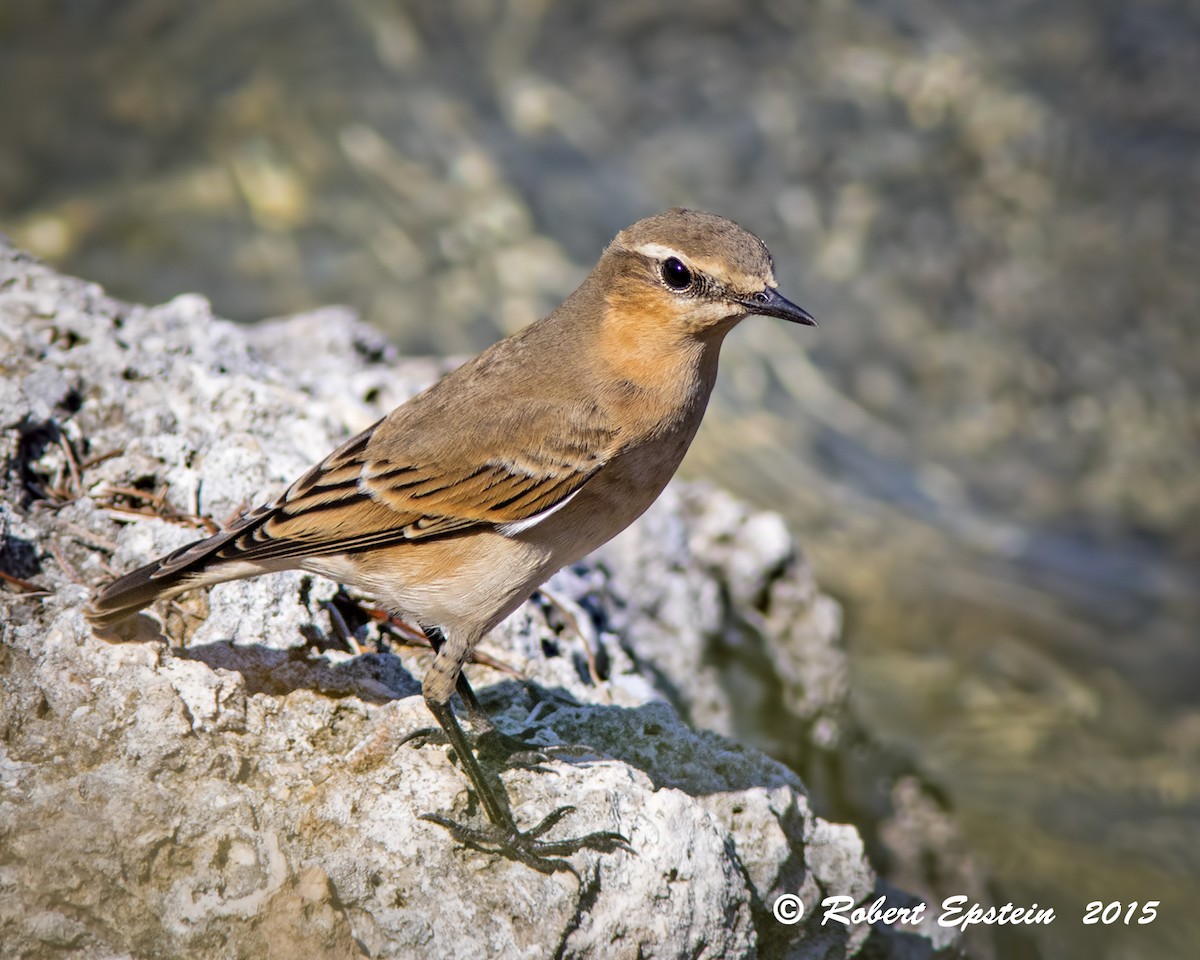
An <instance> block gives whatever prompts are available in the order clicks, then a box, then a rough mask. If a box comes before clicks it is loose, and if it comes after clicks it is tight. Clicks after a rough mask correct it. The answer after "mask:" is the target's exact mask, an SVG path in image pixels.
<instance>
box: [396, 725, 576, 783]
mask: <svg viewBox="0 0 1200 960" xmlns="http://www.w3.org/2000/svg"><path fill="white" fill-rule="evenodd" d="M532 729H533V728H526V729H525V730H522V731H521V733H520V734H519V735H517V736H513V735H511V734H508V733H502V732H501V731H500V730H498V729H496V728H495V727H490V728H489V729H487V730H484V731H483V732H482V733H479V734H477V735H476V736H475V737H473V738H472V740H473V743H472V747H473V748H474V750H475V755H476V756H477V757H478V758H479V759H480V761H482V762H484V763H486V764H488V765H489V766H493V767H498V768H500V769H504V770H508V769H521V770H541V771H543V772H549V769H548V768H547V767H543V766H542V764H544V763H549V762H550V761H551V760H552V759H554V758H555V757H561V756H584V755H587V754H596V753H598V751H596V750H595V749H594V748H592V747H586V746H582V745H580V746H576V745H572V744H546V743H537V742H535V741H533V740H529V739H526V737H528V736H529V735H530V733H531V732H532ZM405 743H412V744H413V745H414V746H417V747H424V746H428V745H429V744H437V745H439V746H448V745H450V738H449V737H448V736H446V733H445V731H443V730H442V729H441V728H440V727H422V728H421V729H420V730H414V731H413V732H412V733H410V734H408V735H407V736H405V737H404V738H403V739H401V741H400V744H401V745H403V744H405Z"/></svg>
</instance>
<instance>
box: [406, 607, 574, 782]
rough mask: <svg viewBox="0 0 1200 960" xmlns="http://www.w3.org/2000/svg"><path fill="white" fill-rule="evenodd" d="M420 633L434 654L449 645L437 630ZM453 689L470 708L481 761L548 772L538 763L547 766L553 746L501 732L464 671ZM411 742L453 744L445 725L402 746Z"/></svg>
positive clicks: (420, 733)
mask: <svg viewBox="0 0 1200 960" xmlns="http://www.w3.org/2000/svg"><path fill="white" fill-rule="evenodd" d="M421 631H422V632H423V633H424V634H425V636H426V638H427V639H428V640H429V645H430V646H431V647H433V650H434V653H435V654H436V653H438V652H439V651H440V650H441V649H442V645H443V644H445V642H446V635H445V634H444V633H442V631H441V629H440V628H438V627H426V626H422V627H421ZM454 689H455V692H457V693H458V695H459V697H461V698H462V702H463V706H465V707H466V708H467V715H468V716H469V717H470V718H471V726H472V727H473V728H474V729H475V731H476V732H475V737H474V740H475V750H476V752H477V753H478V754H479V756H480V757H481V758H485V759H487V760H488V761H491V762H493V763H495V764H498V765H505V766H511V767H521V768H522V769H528V770H538V769H545V768H544V767H539V766H538V764H540V763H545V762H546V761H547V760H548V759H549V757H548V756H547V754H549V753H552V752H554V750H555V748H554V747H548V746H546V745H543V744H538V743H534V742H532V741H530V740H526V739H523V738H522V737H519V736H517V737H514V736H512V735H511V734H508V733H504V732H503V731H502V730H500V729H499V728H498V727H497V726H496V724H495V723H494V722H493V721H492V718H491V717H489V716H488V714H487V711H486V710H485V709H484V708H483V704H481V703H480V702H479V698H478V697H477V696H476V695H475V691H474V690H472V689H471V684H470V683H469V682H468V681H467V675H466V674H465V673H463V671H462V669H461V668H460V669H459V672H458V680H457V681H455V686H454ZM410 741H419V742H418V746H420V745H423V744H426V743H450V738H449V736H448V735H447V734H446V733H445V726H444V725H443V726H442V727H441V728H440V729H439V728H435V727H425V728H422V729H420V730H414V731H413V732H412V733H410V734H408V735H407V736H406V737H404V738H403V739H402V740H401V741H400V743H401V744H405V743H408V742H410Z"/></svg>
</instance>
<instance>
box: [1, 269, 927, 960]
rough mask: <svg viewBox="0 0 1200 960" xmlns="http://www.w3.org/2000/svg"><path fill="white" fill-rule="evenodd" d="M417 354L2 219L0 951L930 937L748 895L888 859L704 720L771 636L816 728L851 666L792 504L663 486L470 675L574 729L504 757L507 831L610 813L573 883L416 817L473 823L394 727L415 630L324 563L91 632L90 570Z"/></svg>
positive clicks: (268, 953)
mask: <svg viewBox="0 0 1200 960" xmlns="http://www.w3.org/2000/svg"><path fill="white" fill-rule="evenodd" d="M440 369H441V365H440V364H438V363H435V362H405V363H401V362H400V361H399V360H398V358H396V357H395V356H393V353H392V351H391V350H390V349H389V348H388V346H387V345H386V344H385V343H384V342H383V341H382V340H381V339H380V337H379V336H378V335H376V334H374V333H373V332H372V331H370V330H369V329H367V328H365V327H363V326H362V325H360V324H358V323H357V322H356V321H355V320H354V318H353V317H351V316H349V315H348V314H347V313H345V312H344V311H338V310H332V309H331V310H324V311H319V312H316V313H313V314H308V315H305V316H301V317H297V318H292V319H288V320H280V321H274V322H269V323H265V324H261V325H259V326H257V327H254V328H245V327H237V326H234V325H232V324H230V323H226V322H224V321H221V320H217V319H214V318H213V317H212V316H211V313H210V310H209V308H208V305H207V303H206V302H205V301H204V300H203V299H202V298H200V297H197V296H184V297H179V298H177V299H175V300H173V301H171V302H170V303H167V304H165V305H163V306H160V307H155V308H144V307H138V306H129V305H126V304H122V303H119V302H117V301H114V300H112V299H110V298H108V297H106V296H105V295H104V294H103V292H102V291H101V290H99V289H98V288H96V287H95V286H92V285H88V284H85V283H83V282H80V281H77V280H73V279H70V278H66V277H62V276H59V275H57V274H55V273H53V272H52V271H50V270H49V269H47V268H45V267H43V266H42V265H40V264H38V263H37V262H36V261H33V260H31V259H29V258H27V257H25V256H24V255H22V254H20V253H18V252H17V251H15V250H13V249H12V248H11V247H8V246H4V245H0V431H2V432H0V459H2V462H3V464H4V470H3V474H2V475H0V533H2V536H3V542H2V550H0V572H3V573H5V574H6V575H7V578H6V579H5V580H4V581H3V583H0V618H2V624H0V690H2V695H0V942H2V943H3V944H4V951H3V952H4V955H5V956H6V957H50V956H67V955H69V956H72V957H96V958H99V957H111V956H132V957H149V956H155V957H168V956H169V957H174V956H187V957H189V958H197V957H199V958H208V957H213V958H217V957H220V958H224V957H243V956H245V957H250V956H254V957H294V956H322V957H358V956H370V957H393V956H409V955H418V954H419V955H421V956H428V957H443V956H444V957H449V956H454V957H456V958H458V960H468V958H471V957H543V956H545V957H549V956H566V955H570V956H577V957H585V956H605V957H635V956H689V957H751V956H756V955H757V956H788V957H797V958H800V957H837V956H843V955H846V954H848V953H853V952H854V951H856V950H858V949H860V948H861V947H862V946H863V944H864V942H866V941H867V940H868V938H869V939H870V942H871V943H873V944H875V945H876V948H877V949H878V950H879V951H880V952H881V953H883V954H891V955H905V956H909V955H918V956H919V955H922V954H928V953H929V952H930V944H929V942H928V941H926V940H923V939H920V938H916V937H908V938H903V939H904V941H905V942H903V943H901V938H888V937H885V936H883V935H881V934H879V933H876V934H872V933H871V931H869V930H868V929H855V928H850V929H847V928H845V927H841V926H837V925H830V926H828V927H820V926H819V925H817V924H816V923H815V922H813V921H812V920H811V915H810V918H809V919H806V921H805V922H802V923H800V924H796V925H794V926H784V925H782V924H780V923H778V922H776V921H775V920H774V919H773V917H772V915H771V910H770V906H771V904H772V902H773V901H774V899H775V898H776V897H777V896H778V895H779V894H781V893H796V894H799V896H800V897H801V898H802V899H803V900H804V901H805V903H807V904H814V903H815V902H816V901H817V900H819V899H820V898H821V897H822V896H827V895H831V894H846V895H849V896H852V897H854V898H855V900H856V901H863V900H866V899H868V898H869V897H870V896H871V895H872V894H873V892H874V890H875V888H876V878H875V875H874V873H873V871H872V870H871V868H870V866H869V865H868V863H867V862H866V859H865V857H864V854H863V844H862V841H861V839H860V837H859V835H858V833H857V832H856V830H855V829H854V828H853V827H851V826H846V825H838V824H833V823H829V822H826V821H824V820H822V819H821V818H819V817H817V816H816V815H815V814H814V813H813V811H812V810H811V809H810V806H809V803H808V799H807V796H806V794H805V790H804V787H803V785H802V784H801V782H800V781H799V779H798V778H797V776H796V775H795V774H794V773H792V772H791V771H790V770H788V769H787V768H786V767H784V766H782V765H781V764H779V763H776V762H774V761H772V760H770V759H768V758H767V757H765V756H764V755H762V754H760V753H757V752H756V751H753V750H750V749H747V748H743V747H741V746H739V745H738V744H737V743H736V742H733V741H732V740H730V739H726V738H725V736H723V735H722V734H736V732H737V729H738V727H739V724H740V723H741V722H742V721H743V720H745V719H747V718H749V717H751V716H752V715H753V713H754V711H755V710H756V709H760V708H761V705H762V699H763V695H762V683H761V679H760V678H761V675H762V673H763V670H762V664H763V663H764V662H766V663H771V664H774V665H775V670H776V674H777V679H776V681H775V682H776V683H777V684H778V685H779V687H780V688H781V689H782V691H783V696H784V700H785V702H786V704H787V705H788V708H789V716H788V717H787V718H784V719H785V720H786V722H784V723H781V725H780V729H783V730H785V731H786V733H785V734H784V735H786V736H793V737H798V738H806V739H807V740H809V741H811V742H812V743H828V742H829V741H830V739H831V738H832V737H833V736H834V735H835V733H836V723H837V716H838V711H839V708H840V704H841V699H842V696H843V694H844V683H845V681H844V660H843V655H842V653H841V651H840V649H839V648H838V645H837V633H838V626H839V624H838V612H837V607H836V605H835V604H834V603H833V602H832V601H831V600H829V599H828V598H826V597H824V596H823V595H822V594H821V593H820V592H819V591H818V590H817V588H816V586H815V584H814V583H813V580H812V578H811V575H810V572H809V570H808V568H807V567H806V566H805V564H804V562H803V560H802V559H800V558H799V557H798V555H797V553H796V550H795V548H794V546H793V544H792V542H791V540H790V538H789V537H788V535H787V532H786V530H785V529H784V527H783V525H782V523H781V522H780V520H779V519H778V518H776V517H773V516H771V515H766V514H760V513H752V512H750V511H749V510H747V509H746V508H745V507H743V506H741V505H740V504H738V503H736V502H735V501H733V500H732V499H731V498H729V497H727V496H726V495H724V494H721V493H719V492H716V491H712V490H705V489H700V488H696V487H687V486H682V485H680V486H675V487H672V488H671V489H669V490H668V492H667V493H666V494H665V495H664V496H663V498H662V499H661V500H660V502H659V503H658V504H656V505H655V507H654V508H653V509H652V510H651V511H650V512H649V513H648V514H647V516H646V517H645V518H643V520H642V521H641V522H639V524H638V525H636V526H635V527H634V528H633V529H631V530H630V531H628V532H627V534H625V535H624V536H623V537H621V538H620V539H619V540H617V541H614V543H612V544H610V545H609V546H608V547H607V548H606V549H604V550H603V551H601V552H600V553H599V554H597V555H596V556H595V557H593V558H591V559H589V560H588V561H587V562H585V563H583V564H580V565H578V566H577V567H575V568H572V569H569V570H566V571H563V572H562V573H560V574H559V575H558V576H557V577H556V578H555V579H554V580H553V581H551V583H550V584H549V585H548V587H547V590H546V591H545V592H544V593H543V594H541V595H539V596H538V597H536V598H535V600H534V601H531V602H530V603H529V604H526V605H525V607H524V608H522V609H521V610H520V611H518V612H517V613H516V614H514V615H513V616H512V617H511V618H510V619H509V620H508V621H507V622H506V623H505V624H504V625H503V626H502V627H501V628H499V629H498V630H497V631H496V632H495V634H494V635H493V636H492V637H491V638H489V641H488V642H487V643H486V644H485V649H486V652H487V653H489V654H490V655H491V656H492V657H494V658H496V659H497V660H499V661H502V662H503V663H504V664H507V665H509V666H511V667H512V668H515V669H516V670H517V671H519V672H520V674H521V675H522V676H523V679H521V680H520V681H518V680H517V679H515V678H514V676H513V675H512V674H511V673H505V672H503V671H500V670H497V669H493V668H488V667H485V666H475V667H472V668H470V669H471V671H472V677H473V680H474V682H475V685H476V689H477V690H480V691H481V695H482V696H483V699H484V701H485V703H487V704H488V705H489V706H490V708H491V709H492V710H493V712H494V713H495V715H496V717H497V719H498V721H499V723H500V724H501V726H502V727H503V728H505V729H508V730H513V731H515V730H520V729H522V728H524V727H526V726H527V725H528V726H530V727H531V728H532V731H531V735H532V736H533V737H534V738H535V739H540V740H541V741H542V742H544V743H546V744H547V745H551V744H555V743H567V744H581V743H585V744H587V745H588V747H589V749H587V750H573V751H567V752H565V753H562V754H554V755H553V757H552V759H551V760H549V761H548V762H547V763H546V764H544V769H542V770H529V769H512V770H508V771H505V772H504V773H503V779H504V782H505V785H506V787H507V790H508V792H509V795H510V797H511V798H512V802H513V808H514V813H515V814H516V816H517V818H518V821H519V822H520V823H523V824H532V823H535V822H537V821H538V820H540V819H541V818H542V817H543V816H545V815H546V814H547V813H548V812H549V811H551V810H553V809H554V808H556V807H558V806H561V805H564V804H573V805H575V807H576V808H577V809H576V811H575V812H574V813H572V814H570V815H569V816H568V817H567V818H566V819H564V820H563V821H562V822H561V823H560V824H559V825H558V826H557V827H556V828H555V831H554V832H553V833H552V836H553V835H562V836H569V835H574V834H575V833H576V832H586V831H590V830H597V829H604V830H618V831H621V832H622V833H623V834H624V835H625V836H627V837H628V838H629V840H630V844H631V846H632V848H633V850H634V851H635V852H634V853H624V852H621V853H616V854H611V855H605V856H601V855H596V854H592V853H586V852H585V853H582V854H579V855H576V856H575V857H574V858H573V863H574V866H575V867H576V869H577V870H578V872H579V875H580V877H579V879H577V878H576V877H575V876H573V875H572V874H570V873H563V872H560V873H556V874H553V875H543V874H541V873H538V872H536V871H534V870H532V869H530V868H528V867H526V866H523V865H521V864H518V863H514V862H511V861H509V860H506V859H503V858H500V857H497V856H492V855H488V854H484V853H480V852H476V851H474V850H470V849H464V848H462V847H460V846H459V845H457V844H456V843H455V842H453V841H452V840H451V838H450V837H449V836H448V835H447V833H446V832H445V831H444V830H443V829H442V828H440V827H438V826H436V825H433V824H431V823H429V822H427V821H424V820H422V819H420V814H422V813H425V812H436V811H450V814H451V815H452V816H454V817H455V818H457V819H463V820H470V819H472V818H474V817H478V816H479V812H478V811H477V810H476V809H475V808H474V807H473V805H472V803H471V798H470V796H469V793H468V791H467V789H466V787H465V783H466V781H465V779H464V778H463V776H462V774H461V772H460V771H459V770H458V769H456V767H455V766H454V764H453V762H452V758H451V756H450V754H449V752H448V751H447V749H446V748H444V747H439V746H424V747H414V746H412V745H407V746H402V747H396V745H395V744H396V741H397V740H398V739H399V738H400V737H401V736H403V735H404V734H405V733H409V732H412V731H413V730H416V729H419V728H422V727H425V726H428V725H429V724H430V722H431V718H430V717H429V716H428V714H427V712H426V711H425V708H424V705H423V703H422V701H421V700H420V697H419V695H418V693H419V680H420V677H421V676H422V675H423V669H424V665H425V661H426V660H427V655H426V654H425V653H423V652H422V651H421V649H420V648H419V647H415V646H405V645H402V644H400V643H398V642H397V640H396V638H395V637H394V636H383V635H381V634H380V631H379V628H378V626H377V625H375V623H374V622H373V621H371V620H370V619H369V618H368V617H366V616H362V615H360V614H359V611H360V609H361V607H360V606H358V605H357V604H356V603H354V602H352V601H351V599H350V598H347V597H346V596H345V595H344V594H339V593H338V588H337V586H336V585H334V584H331V583H327V582H325V581H322V580H320V579H317V578H313V577H309V576H306V575H302V574H299V573H295V574H279V575H275V576H272V577H263V578H259V579H256V580H252V581H244V582H238V583H231V584H224V585H221V586H218V587H216V588H214V589H213V590H212V591H211V592H210V593H208V594H205V593H199V594H195V595H185V596H184V597H182V598H180V599H179V601H178V602H176V603H173V604H170V605H166V606H161V607H160V608H159V609H157V610H156V611H155V612H156V614H157V616H158V619H157V620H151V619H148V618H146V619H143V620H142V621H141V622H140V630H141V632H140V634H138V635H136V636H135V637H133V638H132V639H131V640H130V641H129V642H125V643H107V642H104V641H102V640H99V639H97V638H96V637H94V636H93V635H92V634H91V632H90V631H89V629H88V628H87V626H86V624H85V622H84V620H83V617H82V615H81V612H80V610H81V606H82V604H83V602H84V601H85V599H86V597H87V595H88V591H89V588H90V586H92V585H95V584H96V583H98V582H100V581H102V580H103V579H105V578H106V577H108V576H109V575H110V571H124V570H127V569H129V568H131V567H133V566H134V565H136V564H138V563H141V562H145V561H146V560H147V559H149V558H151V557H153V556H156V555H158V554H160V553H162V552H164V551H166V550H169V549H171V548H173V547H176V546H178V545H180V544H182V543H184V542H187V541H188V540H190V539H194V538H195V537H197V536H198V535H199V533H200V531H198V528H197V526H196V524H197V521H196V520H194V519H192V518H193V517H195V516H197V515H201V514H202V515H205V516H210V517H215V518H218V519H219V518H225V517H227V516H229V515H231V514H232V513H234V512H235V511H236V510H238V509H240V508H243V507H246V506H249V505H252V504H254V503H257V502H259V501H261V500H262V499H263V498H265V497H266V496H267V495H269V494H270V493H272V492H273V491H274V490H276V489H278V488H279V487H280V486H281V485H282V484H283V483H285V482H286V481H288V480H289V479H291V478H293V477H294V476H296V475H297V474H298V473H299V472H300V471H301V470H302V469H303V468H304V467H306V466H307V465H308V464H309V463H311V462H312V461H314V460H316V459H317V458H319V457H320V456H321V455H323V454H324V453H326V452H328V450H329V449H331V448H332V447H333V446H334V444H335V443H336V442H338V440H339V439H341V438H343V437H344V436H345V435H346V433H347V431H348V430H353V429H358V428H361V427H363V426H365V425H366V424H367V423H369V422H370V421H371V420H372V419H373V418H375V417H377V416H379V415H380V414H381V413H382V412H384V411H386V410H387V409H390V407H392V406H393V405H395V404H396V403H398V402H400V401H401V400H403V399H404V398H405V397H406V396H408V395H410V394H411V393H412V392H414V391H415V390H416V389H418V388H419V387H420V386H422V385H424V384H426V383H428V382H429V381H430V380H431V379H432V378H433V377H435V376H436V375H437V374H438V372H439V370H440ZM138 512H141V513H144V514H146V515H144V516H138V515H137V513H138ZM31 586H37V587H40V588H43V589H44V591H45V592H44V593H37V592H34V591H32V590H31V589H30V587H31ZM160 628H161V629H162V631H163V632H162V633H161V634H160V632H159V631H160ZM167 638H169V639H167ZM347 638H349V642H348V640H347ZM351 644H354V645H357V646H358V647H359V648H360V649H367V650H370V651H373V652H366V653H362V654H360V655H354V654H353V652H352V651H351V650H350V649H349V647H350V645H351ZM589 650H590V651H591V652H592V657H591V660H590V661H589V658H588V656H587V651H589ZM746 664H750V665H751V666H746ZM681 712H682V714H683V715H684V716H686V718H687V719H688V720H689V721H690V722H691V723H692V724H695V725H696V726H697V727H706V728H709V729H707V730H700V731H697V730H696V729H693V728H692V727H690V726H689V725H688V724H687V723H685V722H684V720H683V719H681Z"/></svg>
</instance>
